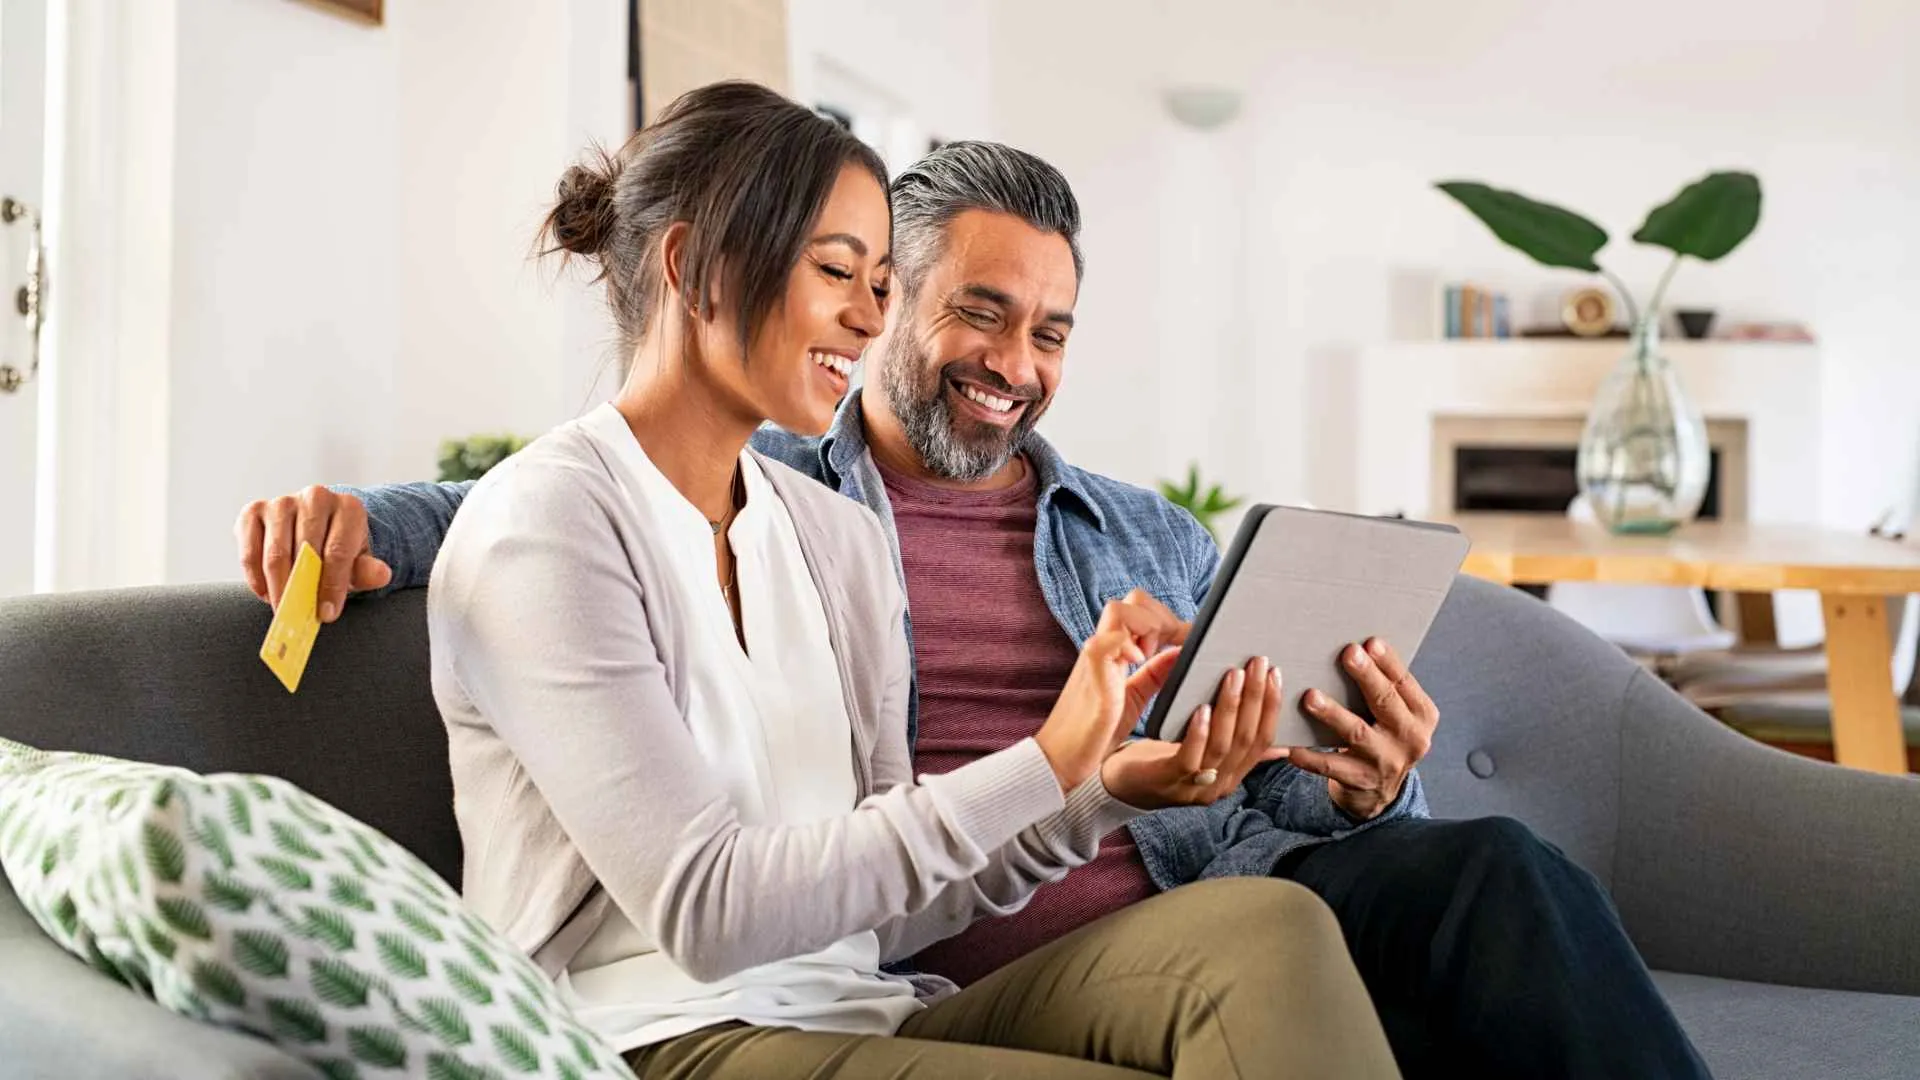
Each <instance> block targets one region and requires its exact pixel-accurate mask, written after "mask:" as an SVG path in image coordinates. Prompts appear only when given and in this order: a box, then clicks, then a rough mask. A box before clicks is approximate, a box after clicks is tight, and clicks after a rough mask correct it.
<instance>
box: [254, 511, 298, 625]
mask: <svg viewBox="0 0 1920 1080" xmlns="http://www.w3.org/2000/svg"><path fill="white" fill-rule="evenodd" d="M298 521H299V506H298V504H297V503H295V502H294V500H293V496H291V495H282V496H280V497H279V498H277V499H274V500H273V501H271V502H269V503H267V511H266V528H265V534H264V536H263V538H262V540H261V545H262V547H261V556H260V566H261V568H262V569H263V570H264V571H265V573H266V575H267V603H269V604H272V605H273V608H274V610H275V611H278V610H280V593H281V591H282V590H284V589H285V588H286V587H287V577H288V575H290V574H292V573H293V555H294V552H295V551H297V550H298V549H299V546H300V541H299V538H298V537H297V536H296V535H295V533H294V529H295V526H296V525H297V524H298Z"/></svg>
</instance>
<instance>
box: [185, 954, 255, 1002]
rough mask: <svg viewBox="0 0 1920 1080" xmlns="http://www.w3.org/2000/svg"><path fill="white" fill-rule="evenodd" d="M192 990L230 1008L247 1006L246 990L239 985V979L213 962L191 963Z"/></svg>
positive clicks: (197, 961)
mask: <svg viewBox="0 0 1920 1080" xmlns="http://www.w3.org/2000/svg"><path fill="white" fill-rule="evenodd" d="M193 988H194V989H195V990H198V991H200V992H201V993H202V994H205V995H206V996H207V997H209V998H212V999H213V1000H215V1001H218V1002H220V1003H221V1004H223V1005H227V1006H229V1007H231V1008H235V1009H241V1008H245V1007H246V1004H247V990H246V987H244V986H242V985H240V977H239V976H238V975H235V974H234V973H233V969H232V968H230V967H228V966H227V965H225V964H222V963H220V962H218V961H215V960H195V961H194V962H193Z"/></svg>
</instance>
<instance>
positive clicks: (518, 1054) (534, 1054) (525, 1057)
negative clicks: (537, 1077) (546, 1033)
mask: <svg viewBox="0 0 1920 1080" xmlns="http://www.w3.org/2000/svg"><path fill="white" fill-rule="evenodd" d="M490 1030H491V1031H492V1032H493V1048H494V1050H495V1051H496V1052H498V1053H499V1055H500V1057H501V1058H502V1059H503V1060H504V1061H506V1063H507V1066H508V1067H509V1068H511V1069H513V1070H514V1071H516V1072H521V1073H530V1072H539V1071H540V1052H539V1051H538V1050H535V1049H534V1048H533V1042H532V1040H530V1039H528V1038H527V1034H526V1032H524V1031H521V1030H520V1029H518V1028H511V1027H507V1026H506V1025H504V1024H495V1025H493V1027H492V1028H491V1029H490Z"/></svg>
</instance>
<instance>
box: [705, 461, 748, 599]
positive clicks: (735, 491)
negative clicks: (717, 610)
mask: <svg viewBox="0 0 1920 1080" xmlns="http://www.w3.org/2000/svg"><path fill="white" fill-rule="evenodd" d="M740 489H741V477H740V469H739V467H738V466H735V467H734V470H733V487H732V489H731V492H730V494H731V495H732V499H731V503H730V505H729V506H728V507H727V512H726V513H724V514H722V515H720V518H719V519H718V520H715V519H713V518H708V519H707V525H708V527H710V528H711V529H713V535H715V536H719V535H720V531H721V530H722V529H724V528H726V527H727V526H728V525H729V524H731V523H732V521H733V519H734V517H736V516H737V515H738V514H739V513H740V503H741V502H742V499H741V494H742V492H741V490H740ZM739 584H740V558H739V556H737V555H734V554H733V553H732V552H728V559H727V580H725V581H723V582H721V583H720V597H721V599H723V600H725V601H726V602H727V610H728V612H729V613H731V612H732V610H733V590H734V589H736V588H738V587H739Z"/></svg>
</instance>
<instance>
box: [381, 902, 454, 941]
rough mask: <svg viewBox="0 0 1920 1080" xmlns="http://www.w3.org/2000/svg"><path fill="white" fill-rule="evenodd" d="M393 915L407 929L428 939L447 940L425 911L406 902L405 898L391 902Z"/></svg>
mask: <svg viewBox="0 0 1920 1080" xmlns="http://www.w3.org/2000/svg"><path fill="white" fill-rule="evenodd" d="M393 917H394V918H396V919H399V920H400V922H401V923H403V924H404V925H405V926H406V928H407V929H409V930H411V931H413V932H414V933H415V934H417V935H419V936H420V937H422V938H425V939H426V940H428V941H432V942H436V943H437V942H442V941H445V940H447V935H445V934H443V933H441V932H440V928H439V927H437V926H435V925H433V920H432V919H431V918H429V917H428V916H427V915H426V913H425V912H423V911H421V910H420V909H419V908H417V907H414V906H413V905H412V904H409V903H407V902H406V901H405V900H395V901H394V902H393Z"/></svg>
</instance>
